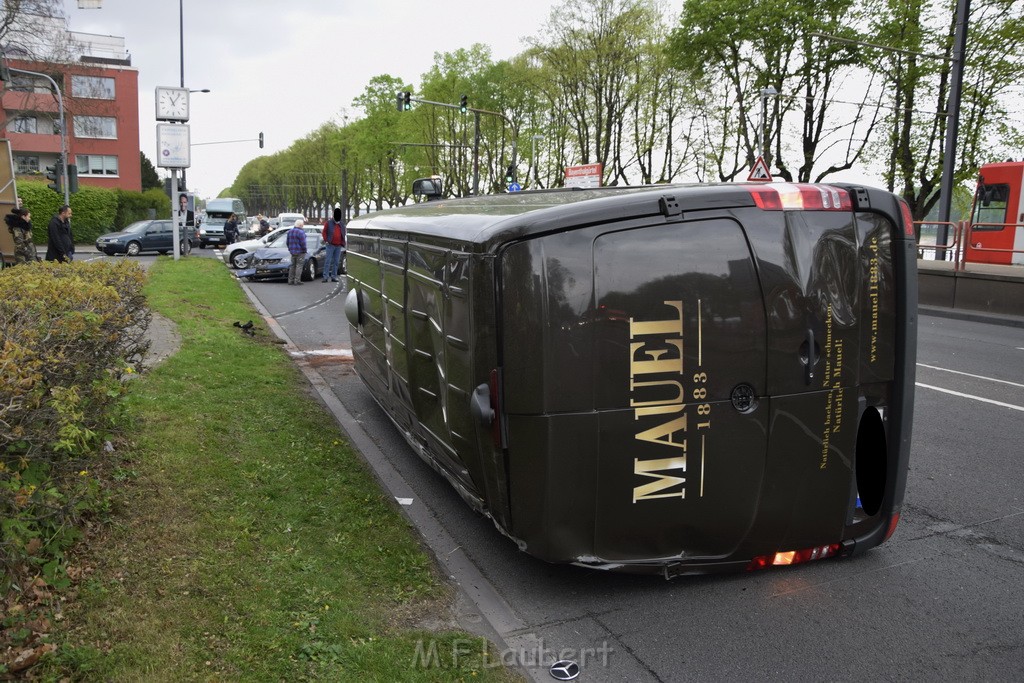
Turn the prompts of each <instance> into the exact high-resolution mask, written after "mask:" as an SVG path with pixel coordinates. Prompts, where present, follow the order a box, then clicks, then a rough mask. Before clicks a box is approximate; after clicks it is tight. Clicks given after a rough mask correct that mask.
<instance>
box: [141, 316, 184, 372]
mask: <svg viewBox="0 0 1024 683" xmlns="http://www.w3.org/2000/svg"><path fill="white" fill-rule="evenodd" d="M146 335H147V336H148V337H149V341H150V345H149V352H148V353H147V354H146V358H145V359H144V360H143V365H144V366H145V367H147V368H151V367H153V366H154V365H159V364H160V363H162V362H163V361H165V360H167V359H168V358H170V357H171V356H173V355H174V354H175V353H177V352H178V349H180V348H181V335H180V334H178V326H177V325H176V324H175V323H174V321H173V320H171V319H170V318H165V317H164V316H162V315H160V314H159V313H153V319H152V320H150V322H149V329H148V330H146Z"/></svg>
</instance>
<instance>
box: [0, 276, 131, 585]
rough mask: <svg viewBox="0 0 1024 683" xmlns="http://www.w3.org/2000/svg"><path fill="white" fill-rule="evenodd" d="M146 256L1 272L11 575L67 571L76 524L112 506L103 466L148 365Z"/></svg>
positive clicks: (0, 485) (1, 404) (0, 535)
mask: <svg viewBox="0 0 1024 683" xmlns="http://www.w3.org/2000/svg"><path fill="white" fill-rule="evenodd" d="M144 281H145V274H144V273H143V271H142V269H141V268H140V267H139V266H138V265H137V264H135V263H132V262H127V261H119V262H117V263H105V262H100V261H95V262H87V263H70V264H55V263H37V264H32V265H28V266H20V267H17V268H7V269H4V270H2V271H0V291H3V292H4V295H3V297H2V298H0V340H2V342H0V377H2V378H3V381H2V382H0V579H2V581H3V584H2V585H3V588H4V590H7V588H8V587H10V586H12V585H20V584H21V583H22V582H23V581H24V580H25V579H26V577H29V578H30V577H33V576H37V575H41V576H42V578H43V579H44V580H45V581H46V582H48V583H50V584H54V582H56V581H59V580H60V578H61V576H60V575H61V571H62V567H61V562H60V561H61V559H62V553H63V551H64V550H65V549H66V548H67V547H68V545H69V544H70V543H71V542H72V541H73V540H74V539H75V538H76V537H77V535H78V532H77V530H76V525H77V523H78V521H79V520H80V519H81V518H82V516H83V515H87V514H89V513H91V512H94V511H95V510H97V509H99V508H101V507H102V506H103V505H104V500H103V495H102V491H101V487H100V485H99V480H98V478H96V477H95V476H93V474H92V470H93V465H94V464H99V462H98V461H99V460H100V459H102V457H103V448H102V446H103V444H104V442H105V441H106V440H107V438H108V433H109V430H110V429H111V428H113V427H114V426H115V424H116V422H117V415H118V407H119V403H120V400H121V397H122V396H123V394H124V392H125V380H126V378H128V377H129V376H131V375H132V374H134V373H136V372H138V371H139V370H140V369H141V368H140V366H141V363H142V359H143V357H144V354H145V352H146V350H147V348H148V344H149V342H148V341H147V339H146V329H147V327H148V325H149V320H150V313H149V309H148V308H147V306H146V302H145V298H144V296H143V292H142V287H143V285H144Z"/></svg>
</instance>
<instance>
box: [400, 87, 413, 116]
mask: <svg viewBox="0 0 1024 683" xmlns="http://www.w3.org/2000/svg"><path fill="white" fill-rule="evenodd" d="M402 104H403V105H404V106H405V111H409V110H410V109H412V93H411V92H409V91H408V90H406V91H405V92H404V93H402Z"/></svg>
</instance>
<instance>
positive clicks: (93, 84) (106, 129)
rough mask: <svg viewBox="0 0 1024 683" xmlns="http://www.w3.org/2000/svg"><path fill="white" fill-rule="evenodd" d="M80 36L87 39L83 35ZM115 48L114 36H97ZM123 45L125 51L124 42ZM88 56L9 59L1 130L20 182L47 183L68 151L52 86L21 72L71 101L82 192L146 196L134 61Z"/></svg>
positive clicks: (70, 137) (70, 136)
mask: <svg viewBox="0 0 1024 683" xmlns="http://www.w3.org/2000/svg"><path fill="white" fill-rule="evenodd" d="M79 35H81V34H79ZM98 38H104V39H107V40H108V41H109V40H110V39H111V38H112V37H109V36H106V37H98ZM113 40H121V41H122V46H123V39H116V38H114V39H113ZM121 54H122V55H124V56H123V58H119V57H96V56H91V55H84V56H81V57H80V61H78V62H72V63H47V62H39V61H34V60H31V59H19V58H17V57H14V56H12V55H8V59H7V65H8V66H9V67H10V68H11V69H13V70H14V71H12V73H11V77H10V81H8V82H5V83H3V85H4V86H5V87H4V89H3V92H2V95H0V126H2V127H3V130H4V131H5V135H6V137H7V138H8V139H9V140H10V141H11V148H12V153H13V156H14V166H15V170H16V173H17V174H18V178H19V179H23V180H25V179H44V178H45V177H46V176H45V168H46V167H47V166H53V165H54V163H55V161H56V159H57V155H58V154H59V153H60V150H61V139H60V135H59V131H60V126H59V107H58V104H57V98H56V97H55V96H54V95H53V93H52V87H51V86H50V83H49V81H47V80H46V79H45V78H42V77H39V76H31V75H27V74H21V73H18V72H17V70H18V69H21V70H24V71H34V72H38V73H44V74H47V75H48V76H50V78H52V79H53V80H54V81H56V82H57V84H58V86H59V87H60V89H61V93H62V94H63V97H64V116H65V120H66V125H67V141H66V143H67V149H68V162H69V163H71V164H76V165H77V167H78V179H79V184H80V185H97V186H100V187H109V188H121V189H124V190H136V191H138V190H141V189H142V171H141V165H140V161H139V73H138V71H137V70H136V69H133V68H132V66H131V59H130V57H128V56H127V55H126V54H124V53H123V52H122V53H121Z"/></svg>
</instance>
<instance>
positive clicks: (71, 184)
mask: <svg viewBox="0 0 1024 683" xmlns="http://www.w3.org/2000/svg"><path fill="white" fill-rule="evenodd" d="M68 192H69V193H71V194H74V193H76V192H78V166H76V165H75V164H68Z"/></svg>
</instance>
